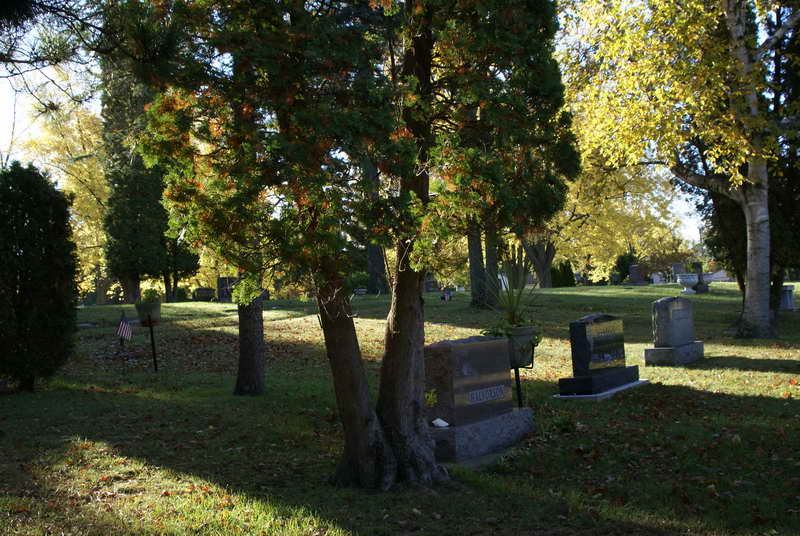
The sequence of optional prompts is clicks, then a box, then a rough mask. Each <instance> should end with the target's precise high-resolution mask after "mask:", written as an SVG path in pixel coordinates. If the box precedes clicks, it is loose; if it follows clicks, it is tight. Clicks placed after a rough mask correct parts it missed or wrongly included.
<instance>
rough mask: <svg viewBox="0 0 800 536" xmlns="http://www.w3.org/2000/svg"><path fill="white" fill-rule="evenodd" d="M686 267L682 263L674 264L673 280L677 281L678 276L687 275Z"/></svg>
mask: <svg viewBox="0 0 800 536" xmlns="http://www.w3.org/2000/svg"><path fill="white" fill-rule="evenodd" d="M685 273H686V267H685V266H684V265H683V263H682V262H674V263H672V280H673V281H677V280H678V275H680V274H685Z"/></svg>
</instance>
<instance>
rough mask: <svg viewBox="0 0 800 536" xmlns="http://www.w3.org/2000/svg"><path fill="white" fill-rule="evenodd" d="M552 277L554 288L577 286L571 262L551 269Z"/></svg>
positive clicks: (555, 265)
mask: <svg viewBox="0 0 800 536" xmlns="http://www.w3.org/2000/svg"><path fill="white" fill-rule="evenodd" d="M550 276H551V277H552V280H553V287H554V288H555V287H574V286H575V272H574V271H572V265H571V264H570V263H569V261H562V262H560V263H558V264H554V265H553V266H552V267H551V268H550Z"/></svg>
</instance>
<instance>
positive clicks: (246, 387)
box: [233, 295, 265, 396]
mask: <svg viewBox="0 0 800 536" xmlns="http://www.w3.org/2000/svg"><path fill="white" fill-rule="evenodd" d="M237 311H238V313H239V369H238V373H237V374H236V387H235V388H234V390H233V394H235V395H252V396H255V395H260V394H263V393H264V368H265V367H264V317H263V308H262V300H261V296H260V295H259V296H258V297H257V298H256V299H254V300H253V301H252V302H250V303H249V304H247V305H239V306H238V307H237Z"/></svg>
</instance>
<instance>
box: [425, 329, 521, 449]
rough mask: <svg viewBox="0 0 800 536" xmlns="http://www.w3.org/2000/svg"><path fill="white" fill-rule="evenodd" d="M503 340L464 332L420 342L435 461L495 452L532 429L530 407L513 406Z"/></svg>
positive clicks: (505, 346)
mask: <svg viewBox="0 0 800 536" xmlns="http://www.w3.org/2000/svg"><path fill="white" fill-rule="evenodd" d="M508 363H509V355H508V340H507V339H505V338H494V337H469V338H467V339H459V340H452V341H441V342H437V343H435V344H431V345H428V346H426V347H425V393H426V407H425V415H426V420H427V421H428V423H433V422H434V421H437V420H439V421H444V422H445V423H446V425H445V426H443V427H436V426H433V425H432V426H431V427H430V428H429V430H430V433H431V436H432V437H433V439H434V441H435V443H436V458H437V459H438V460H439V461H463V460H466V459H469V458H474V457H477V456H483V455H486V454H491V453H493V452H498V451H501V450H503V449H505V448H506V447H509V446H510V445H512V444H513V443H515V442H517V441H518V440H519V439H520V438H522V437H523V436H524V435H526V434H528V433H530V432H531V431H532V430H533V410H531V409H530V408H521V409H516V408H514V404H513V396H512V388H511V373H510V370H509V366H508Z"/></svg>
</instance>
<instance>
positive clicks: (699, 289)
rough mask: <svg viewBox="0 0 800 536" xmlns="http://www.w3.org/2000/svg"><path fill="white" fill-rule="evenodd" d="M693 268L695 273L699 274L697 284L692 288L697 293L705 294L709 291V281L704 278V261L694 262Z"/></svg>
mask: <svg viewBox="0 0 800 536" xmlns="http://www.w3.org/2000/svg"><path fill="white" fill-rule="evenodd" d="M692 269H693V270H694V273H696V274H697V284H696V285H695V286H693V287H692V288H693V289H694V291H695V292H696V293H697V294H705V293H706V292H708V283H706V282H705V281H704V280H703V263H702V262H694V263H692Z"/></svg>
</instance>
